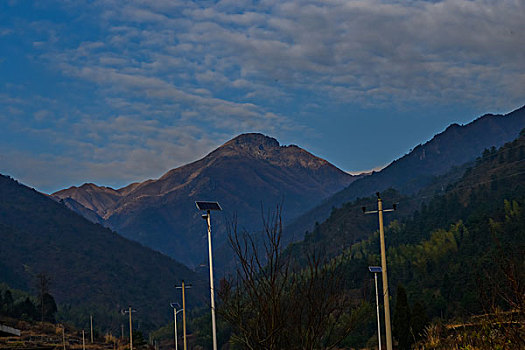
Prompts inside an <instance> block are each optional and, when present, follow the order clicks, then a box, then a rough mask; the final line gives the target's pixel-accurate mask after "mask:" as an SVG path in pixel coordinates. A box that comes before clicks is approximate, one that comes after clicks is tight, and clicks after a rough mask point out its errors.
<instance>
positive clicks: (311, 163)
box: [53, 134, 357, 266]
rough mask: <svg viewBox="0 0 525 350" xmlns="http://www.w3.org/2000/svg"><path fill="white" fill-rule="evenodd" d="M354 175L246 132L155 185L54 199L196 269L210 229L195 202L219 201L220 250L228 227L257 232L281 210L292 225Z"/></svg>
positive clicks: (216, 229)
mask: <svg viewBox="0 0 525 350" xmlns="http://www.w3.org/2000/svg"><path fill="white" fill-rule="evenodd" d="M356 178H357V177H354V176H351V175H349V174H347V173H345V172H343V171H341V170H339V169H338V168H336V167H335V166H333V165H332V164H330V163H328V162H327V161H325V160H323V159H321V158H318V157H315V156H314V155H312V154H310V153H308V152H307V151H305V150H303V149H301V148H299V147H297V146H294V145H291V146H281V145H280V144H279V143H278V142H277V140H275V139H273V138H271V137H267V136H264V135H262V134H243V135H240V136H238V137H236V138H234V139H232V140H230V141H228V142H226V143H225V144H224V145H222V146H221V147H219V148H218V149H216V150H214V151H213V152H211V153H210V154H208V155H207V156H206V157H204V158H202V159H200V160H198V161H196V162H194V163H191V164H188V165H185V166H182V167H179V168H176V169H173V170H170V171H169V172H167V173H166V174H165V175H163V176H162V177H161V178H159V179H157V180H148V181H145V182H142V183H134V184H131V185H129V186H126V187H124V188H121V189H116V190H115V189H111V188H108V187H99V186H96V185H93V184H84V185H82V186H80V187H71V188H69V189H65V190H62V191H59V192H56V193H54V194H53V196H54V197H55V198H57V199H59V200H61V201H63V202H64V204H65V205H67V206H68V207H69V208H70V209H73V210H75V211H77V212H78V213H80V214H81V215H84V216H85V217H86V218H89V219H90V220H92V221H94V222H99V223H102V224H104V225H106V226H109V227H111V228H112V229H114V230H116V231H117V232H119V233H121V234H123V235H124V236H126V237H128V238H131V239H133V240H136V241H138V242H141V243H142V244H144V245H146V246H149V247H152V248H154V249H156V250H158V251H160V252H163V253H165V254H167V255H170V256H172V257H175V258H176V259H177V260H180V261H182V262H184V263H186V264H188V265H190V266H196V265H198V264H200V263H202V262H205V261H206V258H207V241H206V239H207V238H206V226H205V222H204V221H203V220H202V219H201V218H200V216H201V213H199V212H198V211H197V209H196V207H195V204H194V202H195V201H196V200H213V201H215V200H216V201H219V202H220V204H221V206H222V208H223V211H222V212H220V213H213V214H212V225H213V237H214V245H215V247H216V248H218V249H219V251H220V250H221V246H223V245H224V244H225V243H226V242H227V234H228V226H229V224H228V223H230V224H231V223H233V222H236V223H237V226H238V227H239V228H245V229H247V230H259V229H261V228H262V216H263V215H264V213H266V212H267V211H268V210H270V209H275V207H276V206H277V205H282V206H283V218H284V220H285V221H289V220H291V219H293V218H295V217H297V216H298V215H300V214H301V213H303V212H305V211H306V210H308V209H311V208H312V207H314V206H315V205H316V204H318V203H319V202H321V201H322V200H323V199H325V198H327V197H329V196H330V195H332V194H333V193H335V192H337V191H339V190H341V189H342V188H344V187H346V186H348V185H349V184H350V183H351V182H352V181H354V180H355V179H356ZM217 259H218V260H219V261H218V265H221V264H223V265H224V264H227V263H228V260H229V259H231V257H230V256H229V255H228V253H226V251H224V250H223V253H222V254H221V253H219V254H218V257H217ZM221 260H224V261H222V262H221Z"/></svg>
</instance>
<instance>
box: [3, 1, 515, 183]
mask: <svg viewBox="0 0 525 350" xmlns="http://www.w3.org/2000/svg"><path fill="white" fill-rule="evenodd" d="M57 1H59V2H60V3H61V4H62V6H64V7H65V8H66V9H67V10H68V12H70V13H73V14H76V16H78V19H79V21H82V22H81V23H82V25H87V26H91V27H92V28H93V30H92V31H89V32H90V33H96V34H89V35H88V34H85V37H84V36H83V35H84V34H81V33H78V32H77V33H75V35H70V34H71V33H69V28H68V25H73V24H66V23H61V24H54V23H50V22H46V21H38V22H34V23H33V24H32V25H31V26H28V28H32V30H34V31H35V32H37V33H38V35H35V37H36V38H37V39H38V40H34V42H35V43H38V48H37V50H38V51H37V53H36V55H37V56H36V58H35V61H38V63H39V64H41V65H46V67H47V68H49V69H54V71H55V72H56V73H59V74H61V75H62V76H64V77H66V78H68V79H71V80H73V81H74V83H75V84H78V85H79V86H81V88H83V89H90V91H92V92H93V94H94V95H95V96H94V97H96V99H94V100H93V102H92V103H91V104H90V105H89V106H87V107H76V106H75V105H68V104H67V101H65V99H67V98H68V97H69V96H64V97H63V99H64V100H62V101H60V102H59V103H57V102H52V101H39V100H36V99H35V100H34V101H32V102H31V103H30V106H24V105H23V104H20V103H16V102H17V101H16V98H18V97H12V96H7V95H4V96H2V95H1V94H0V101H7V102H9V108H10V111H11V112H10V113H11V115H15V114H16V111H18V112H22V111H25V110H28V111H29V113H30V114H31V116H34V117H35V118H36V119H37V120H39V121H41V122H44V121H45V122H46V123H48V124H47V125H46V126H45V127H42V126H39V127H38V129H36V128H35V130H31V128H32V126H31V125H27V126H26V127H25V128H26V130H25V132H29V133H31V132H32V133H35V134H36V133H38V135H40V136H39V137H41V138H42V139H45V140H48V142H52V141H49V140H52V139H53V138H55V137H56V138H57V140H65V141H64V142H65V143H67V144H68V145H69V149H70V151H68V152H69V153H67V152H66V153H67V161H71V162H73V163H74V164H77V165H76V167H78V168H79V169H84V170H83V171H81V172H80V173H81V174H84V175H85V174H89V175H93V176H94V175H95V174H97V176H102V174H103V173H104V171H107V174H111V175H112V176H113V177H114V178H120V179H121V180H125V179H126V180H127V179H128V178H130V177H133V176H135V178H134V179H133V181H135V180H140V179H142V178H147V177H149V176H148V175H147V172H150V174H151V173H154V174H160V173H161V172H162V171H164V170H167V169H169V167H173V166H175V165H180V164H183V163H184V162H188V161H191V160H194V159H195V158H196V157H197V156H199V155H202V154H203V153H204V152H205V151H208V150H210V147H212V146H216V145H218V144H220V143H222V142H223V141H225V139H224V138H226V137H230V136H233V135H235V134H236V133H239V132H243V131H247V130H249V131H254V130H257V131H262V132H266V133H270V134H272V135H273V136H276V137H279V136H280V135H281V134H286V133H287V132H289V130H303V131H304V130H305V127H304V126H302V121H301V120H299V119H294V118H296V117H294V116H291V115H288V114H287V113H285V112H283V110H294V111H295V112H296V113H295V115H302V114H304V113H306V112H307V111H309V110H310V109H311V108H312V106H315V110H319V111H321V112H320V113H319V115H320V116H319V118H322V117H323V113H322V111H323V110H324V109H328V108H331V107H332V106H333V105H337V106H340V107H339V108H342V109H344V106H346V105H349V104H357V105H360V106H362V107H365V108H366V107H369V106H377V105H382V106H387V107H392V106H393V107H396V106H403V105H407V104H421V105H427V106H436V105H438V106H439V105H448V104H451V103H455V104H458V105H462V106H478V107H479V108H482V109H487V110H494V109H498V108H503V109H507V108H508V106H516V105H518V104H519V103H522V99H523V96H525V45H524V44H525V43H524V41H523V33H524V32H525V21H523V13H525V3H524V2H522V1H512V0H504V1H497V2H494V1H489V0H486V1H484V0H481V1H466V0H445V1H439V2H427V1H410V2H399V1H381V0H368V1H361V0H322V1H321V0H319V1H313V0H310V1H305V0H291V1H277V0H275V1H270V0H264V1H247V0H243V1H237V0H236V1H233V0H222V1H218V2H216V1H210V2H188V1H175V0H156V1H146V0H130V1H127V2H125V5H123V3H122V2H121V1H117V0H95V1H91V0H90V1H87V0H86V1H80V0H75V1H72V0H57ZM71 23H73V22H71ZM28 30H29V29H28ZM14 32H17V31H16V30H13V29H12V28H8V29H4V28H0V36H7V35H9V36H12V35H13V33H14ZM86 32H88V31H86ZM35 50H36V49H35ZM74 94H75V91H71V95H72V96H74ZM305 96H308V98H305ZM304 99H307V103H304ZM0 118H6V117H5V116H1V115H0ZM21 124H22V123H21ZM21 124H16V125H15V124H12V125H13V126H12V127H13V128H14V130H15V129H16V130H22V126H21ZM209 130H212V131H211V133H210V132H208V131H209ZM308 132H312V131H311V130H310V131H308ZM46 133H48V134H46ZM45 135H47V136H45ZM186 145H192V146H191V147H188V146H186ZM86 154H87V155H86ZM47 157H48V158H45V159H44V160H38V159H33V160H35V161H37V162H38V163H39V164H44V163H45V164H52V160H53V159H55V160H56V161H57V162H59V163H60V161H61V160H60V159H63V158H61V157H60V156H54V155H53V154H52V153H49V154H48V156H47ZM141 158H142V161H140V159H141ZM46 162H47V163H46ZM103 169H105V170H103ZM119 171H120V175H119ZM73 173H74V172H73V171H72V172H71V174H73ZM71 176H73V175H71ZM108 178H109V177H108Z"/></svg>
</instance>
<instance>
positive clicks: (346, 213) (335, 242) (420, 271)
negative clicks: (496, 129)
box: [288, 130, 525, 348]
mask: <svg viewBox="0 0 525 350" xmlns="http://www.w3.org/2000/svg"><path fill="white" fill-rule="evenodd" d="M431 187H434V186H433V185H432V186H431ZM429 193H431V191H429V190H427V188H425V189H423V190H422V191H421V192H419V193H418V194H416V195H412V196H400V195H399V194H398V193H395V191H392V190H390V191H385V192H384V193H382V197H383V198H384V204H385V208H389V207H390V205H391V203H392V201H398V202H399V205H398V209H399V210H398V211H396V212H388V213H385V218H388V219H389V220H390V224H389V225H386V227H385V241H386V248H387V264H388V280H389V289H390V292H391V295H392V297H393V298H392V304H391V308H392V310H391V311H393V313H395V311H394V310H395V309H396V308H395V301H396V295H395V293H396V289H397V286H398V285H399V284H402V285H403V286H405V287H406V290H407V294H408V300H409V303H410V304H411V309H412V310H415V309H416V306H415V304H416V303H419V304H420V305H421V306H422V307H420V308H419V312H421V313H422V314H423V315H424V316H426V317H427V318H428V319H438V318H440V319H441V320H446V319H452V318H456V319H457V318H459V317H465V316H472V315H476V314H477V315H479V314H486V313H487V312H492V310H495V309H496V308H498V309H500V310H501V309H503V310H509V309H516V307H517V306H516V305H521V307H523V295H525V294H524V293H523V292H524V286H523V283H522V282H523V281H525V272H524V271H525V269H524V267H525V266H524V262H525V256H524V254H525V234H524V232H525V130H524V131H523V132H522V133H521V135H520V137H519V138H518V139H516V140H514V141H512V142H509V143H507V144H505V145H504V146H502V147H501V148H500V149H498V150H497V149H491V150H486V151H484V152H483V154H482V155H481V156H480V157H478V158H477V160H476V161H475V162H473V163H472V164H471V167H470V168H469V169H467V170H466V171H465V172H464V175H463V176H462V177H461V178H460V179H458V180H457V181H455V182H454V183H452V184H450V185H449V186H448V187H447V188H445V189H443V190H439V193H438V194H436V195H434V196H431V195H429ZM423 200H424V204H423V205H420V204H419V203H421V202H422V201H423ZM376 201H377V199H376V198H375V196H372V197H368V198H360V199H358V200H356V201H354V202H352V203H346V204H345V205H344V206H343V207H341V208H338V209H334V210H333V211H332V214H331V216H330V217H329V218H328V219H327V220H326V221H324V222H322V223H320V224H318V225H316V228H315V229H314V230H313V232H312V233H309V234H308V235H306V237H305V240H304V241H301V242H296V243H295V244H293V245H291V246H289V248H288V253H290V254H292V257H293V261H294V262H299V266H300V267H304V266H305V264H304V261H306V257H305V253H311V252H315V253H317V256H318V257H319V256H321V257H324V258H328V259H329V258H334V261H337V262H338V263H340V267H339V268H340V272H341V278H343V279H344V281H345V283H344V284H345V288H346V289H348V291H349V294H350V295H360V296H362V295H364V296H365V298H367V296H368V298H367V299H368V300H369V301H370V302H371V303H374V302H375V300H374V296H375V294H374V290H373V282H372V283H371V278H372V281H373V277H372V275H371V273H370V272H369V270H368V266H372V265H379V264H380V261H381V260H380V247H379V235H378V233H377V230H378V222H377V219H378V218H377V214H375V215H364V214H363V213H362V212H361V210H360V209H361V206H363V205H366V206H367V207H368V208H369V209H370V210H373V209H374V208H376V206H375V205H376ZM403 210H404V212H403ZM407 211H408V213H407ZM352 239H353V242H352V241H351V240H352ZM319 253H325V255H324V256H322V255H320V254H319ZM301 263H302V265H301ZM518 303H521V304H518ZM421 310H422V311H421ZM521 311H522V310H521ZM393 322H395V321H394V320H393ZM361 323H362V324H363V328H364V329H365V331H364V332H363V333H364V334H363V333H359V332H360V331H359V330H357V331H356V333H355V334H353V335H352V336H351V337H349V339H350V340H351V341H350V342H349V343H348V344H345V345H348V347H352V348H363V347H365V345H366V342H367V340H368V339H370V338H371V337H372V336H374V334H376V330H377V329H376V328H375V327H376V318H375V309H373V308H371V309H370V312H369V313H368V315H367V316H365V317H363V318H362V319H361ZM365 325H366V326H365ZM500 326H501V323H499V324H498V327H500ZM365 327H366V328H365ZM478 334H479V333H478ZM414 336H417V334H414ZM359 339H361V340H360V341H359Z"/></svg>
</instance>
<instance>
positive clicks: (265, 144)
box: [223, 133, 280, 150]
mask: <svg viewBox="0 0 525 350" xmlns="http://www.w3.org/2000/svg"><path fill="white" fill-rule="evenodd" d="M224 146H240V147H243V146H244V147H246V146H247V147H258V148H259V149H261V150H262V149H265V148H270V149H271V148H278V147H279V146H280V145H279V141H277V140H276V139H274V138H273V137H270V136H266V135H263V134H260V133H246V134H240V135H239V136H237V137H235V138H233V139H231V140H230V141H228V142H226V143H225V144H224V145H223V147H224Z"/></svg>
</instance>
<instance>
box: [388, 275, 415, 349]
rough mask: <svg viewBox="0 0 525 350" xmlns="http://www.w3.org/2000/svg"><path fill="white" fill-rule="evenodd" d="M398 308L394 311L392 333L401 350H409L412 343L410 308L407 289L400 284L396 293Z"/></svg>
mask: <svg viewBox="0 0 525 350" xmlns="http://www.w3.org/2000/svg"><path fill="white" fill-rule="evenodd" d="M396 295H397V296H396V307H395V310H394V322H393V325H392V326H393V327H392V328H393V329H392V333H393V335H394V338H396V340H397V342H398V345H399V349H400V350H409V349H410V344H411V343H412V336H411V334H410V307H409V306H408V299H407V293H406V290H405V288H404V287H403V286H402V285H401V284H399V285H398V286H397V293H396Z"/></svg>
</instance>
